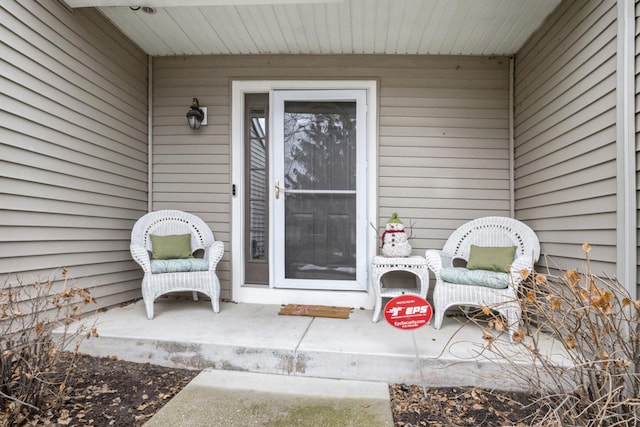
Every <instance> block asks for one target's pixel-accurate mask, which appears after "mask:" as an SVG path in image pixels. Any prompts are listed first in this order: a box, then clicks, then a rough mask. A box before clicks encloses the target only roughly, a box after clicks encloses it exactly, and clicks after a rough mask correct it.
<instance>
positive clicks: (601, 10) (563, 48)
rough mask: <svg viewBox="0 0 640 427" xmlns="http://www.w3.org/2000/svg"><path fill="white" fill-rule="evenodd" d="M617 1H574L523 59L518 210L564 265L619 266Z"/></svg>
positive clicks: (519, 69)
mask: <svg viewBox="0 0 640 427" xmlns="http://www.w3.org/2000/svg"><path fill="white" fill-rule="evenodd" d="M616 13H617V10H616V2H615V0H606V1H588V2H585V1H580V0H576V1H564V2H563V3H562V4H561V5H560V6H559V7H558V9H556V11H554V12H553V13H552V15H550V16H549V17H548V18H547V20H546V21H545V24H544V25H543V26H542V28H540V30H539V31H538V32H537V33H536V34H535V35H534V36H533V37H532V38H531V39H530V40H529V41H528V42H527V43H526V44H525V46H523V48H522V49H521V51H520V52H519V53H518V55H517V56H516V60H515V76H516V78H515V129H514V132H515V171H514V174H515V209H516V218H518V219H520V220H522V221H524V222H525V223H527V224H528V225H529V226H531V227H532V228H533V229H534V230H535V231H536V232H537V234H538V237H539V238H540V242H541V247H542V248H541V249H542V253H543V254H546V255H548V256H550V259H551V260H552V262H553V263H554V264H557V265H558V266H559V267H561V268H576V267H577V268H581V269H582V268H583V260H584V253H583V251H582V249H581V245H582V243H584V242H588V243H590V244H591V245H592V247H593V250H592V252H591V254H590V255H591V257H592V260H593V263H592V265H591V267H592V270H593V271H594V272H598V273H601V272H603V271H606V272H607V273H609V274H611V275H614V274H615V273H616V264H615V263H616V174H617V170H616V92H615V91H616V31H617V27H616Z"/></svg>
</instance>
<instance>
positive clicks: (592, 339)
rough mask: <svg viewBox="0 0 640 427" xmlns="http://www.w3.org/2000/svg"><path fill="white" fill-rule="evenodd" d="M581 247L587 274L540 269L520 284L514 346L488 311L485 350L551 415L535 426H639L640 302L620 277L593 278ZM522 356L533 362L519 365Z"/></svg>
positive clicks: (587, 249)
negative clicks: (502, 336)
mask: <svg viewBox="0 0 640 427" xmlns="http://www.w3.org/2000/svg"><path fill="white" fill-rule="evenodd" d="M582 248H583V250H584V252H585V254H586V271H585V272H579V271H578V270H564V271H563V270H562V269H557V270H554V271H559V273H557V274H555V275H554V274H552V272H551V270H550V269H549V271H547V273H546V274H542V273H539V272H535V271H534V272H533V273H532V274H530V275H529V276H528V277H527V278H526V279H525V280H524V281H523V283H522V284H521V285H520V296H519V300H520V303H521V306H522V325H521V326H522V329H521V330H520V332H519V333H518V334H517V335H518V336H517V337H515V338H516V339H515V340H514V342H509V341H506V340H497V339H496V338H497V335H499V334H502V333H503V332H502V330H500V329H501V328H497V327H496V325H500V322H502V320H501V319H500V318H499V317H498V315H497V314H495V313H494V312H493V311H491V310H485V312H484V313H483V315H484V316H485V318H484V323H485V324H486V327H485V330H484V331H483V335H484V336H489V337H491V338H490V339H487V348H488V349H490V350H491V351H492V352H493V353H494V354H497V355H499V356H501V362H502V363H503V366H506V368H505V369H507V370H508V373H509V375H510V376H512V377H513V378H515V379H517V380H519V381H520V382H521V383H522V384H523V385H526V386H527V387H528V388H529V389H530V390H531V391H533V392H536V393H538V394H539V395H540V402H538V403H540V404H542V406H543V407H545V408H547V409H548V411H547V413H546V414H543V415H540V416H539V419H536V420H535V423H536V425H562V426H565V425H566V426H640V375H639V372H640V371H639V369H640V343H639V337H640V301H633V300H632V298H631V295H630V293H629V291H628V290H627V289H626V288H625V287H624V286H622V285H621V284H620V283H619V282H618V281H617V280H616V279H614V278H611V277H600V276H596V275H594V274H593V273H592V272H591V268H590V257H589V254H590V251H591V247H590V246H589V245H588V244H584V245H583V247H582ZM547 265H549V263H548V264H547ZM633 286H635V284H634V285H633ZM487 314H488V315H489V321H487V320H486V316H487ZM476 322H477V323H478V322H479V320H476ZM502 329H504V330H506V328H502ZM516 352H517V353H518V354H519V355H520V356H522V357H525V358H526V359H528V362H529V363H526V364H523V363H521V362H522V357H521V358H520V360H519V362H520V363H518V362H517V361H516V359H517V358H515V357H514V354H516ZM492 360H495V359H492Z"/></svg>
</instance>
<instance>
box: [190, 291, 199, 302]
mask: <svg viewBox="0 0 640 427" xmlns="http://www.w3.org/2000/svg"><path fill="white" fill-rule="evenodd" d="M191 295H192V296H193V300H194V301H198V293H197V292H196V291H193V292H191Z"/></svg>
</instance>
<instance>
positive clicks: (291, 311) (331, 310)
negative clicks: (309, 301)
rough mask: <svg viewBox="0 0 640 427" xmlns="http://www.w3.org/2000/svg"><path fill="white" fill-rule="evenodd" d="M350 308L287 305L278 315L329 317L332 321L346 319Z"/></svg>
mask: <svg viewBox="0 0 640 427" xmlns="http://www.w3.org/2000/svg"><path fill="white" fill-rule="evenodd" d="M349 313H351V308H350V307H332V306H328V305H302V304H287V305H285V306H284V307H282V309H280V311H279V312H278V314H280V315H283V316H310V317H331V318H333V319H348V318H349Z"/></svg>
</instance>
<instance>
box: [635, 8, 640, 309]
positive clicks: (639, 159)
mask: <svg viewBox="0 0 640 427" xmlns="http://www.w3.org/2000/svg"><path fill="white" fill-rule="evenodd" d="M635 11H636V19H635V20H636V22H635V24H636V37H635V56H636V60H635V67H636V75H635V85H636V90H635V93H636V99H638V95H640V0H636V2H635ZM635 108H636V123H635V128H636V207H637V208H638V209H639V211H638V215H637V216H636V223H637V226H638V227H639V228H638V231H637V233H636V244H638V248H637V252H636V254H637V256H638V259H637V261H636V279H637V280H636V282H637V283H636V285H637V289H636V297H640V192H639V191H640V190H639V189H640V144H639V142H640V141H639V139H638V134H639V133H640V104H639V103H638V102H636V103H635Z"/></svg>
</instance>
